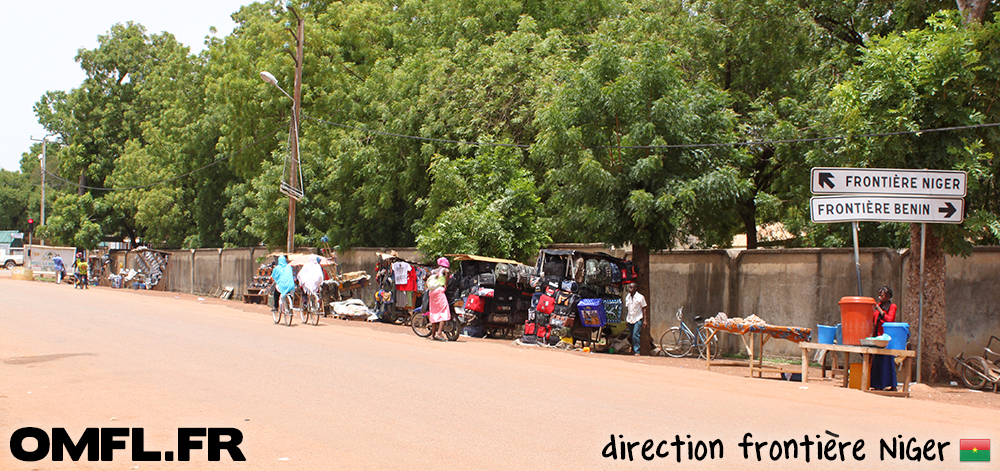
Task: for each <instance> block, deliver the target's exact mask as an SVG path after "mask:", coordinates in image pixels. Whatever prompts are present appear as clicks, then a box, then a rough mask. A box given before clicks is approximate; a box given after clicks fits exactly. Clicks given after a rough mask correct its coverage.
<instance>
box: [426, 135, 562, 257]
mask: <svg viewBox="0 0 1000 471" xmlns="http://www.w3.org/2000/svg"><path fill="white" fill-rule="evenodd" d="M521 159H522V156H521V152H520V150H519V149H516V148H511V147H492V148H480V150H479V151H478V152H477V153H476V156H475V158H471V159H460V160H456V161H453V160H450V159H448V158H445V157H441V156H436V157H435V158H434V160H433V161H432V163H431V168H430V173H431V180H432V189H431V192H430V194H429V195H428V197H427V198H425V199H421V200H419V201H418V202H417V205H418V206H421V207H423V208H425V210H424V217H423V219H422V220H421V221H420V222H418V223H416V224H415V226H416V227H415V228H414V232H415V233H419V234H420V235H419V236H417V248H418V249H420V251H421V253H424V254H426V255H427V256H429V257H430V256H435V255H440V254H448V253H468V254H476V255H484V256H489V257H500V258H514V259H516V260H521V261H528V260H532V259H533V258H534V257H535V256H536V255H537V254H538V249H539V248H541V247H542V246H544V245H545V244H547V243H548V242H549V241H550V240H551V239H550V238H549V236H548V234H547V231H546V227H545V225H544V223H545V221H546V220H547V218H545V217H544V213H543V211H542V209H543V208H542V206H541V203H540V198H539V197H538V194H537V189H536V185H535V179H534V177H533V176H532V175H531V173H530V172H529V171H527V170H526V169H524V168H523V167H522V166H521Z"/></svg>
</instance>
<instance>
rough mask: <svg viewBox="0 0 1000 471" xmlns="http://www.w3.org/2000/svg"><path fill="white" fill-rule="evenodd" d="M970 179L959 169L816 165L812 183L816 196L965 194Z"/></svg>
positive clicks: (811, 178) (810, 181)
mask: <svg viewBox="0 0 1000 471" xmlns="http://www.w3.org/2000/svg"><path fill="white" fill-rule="evenodd" d="M967 179H968V175H967V174H966V173H965V172H960V171H957V170H911V169H891V168H845V167H814V168H813V169H812V176H811V177H810V180H809V183H810V187H811V189H812V192H813V193H814V194H817V195H843V194H866V195H873V194H878V195H902V196H958V197H964V196H965V192H966V190H967V188H966V181H967Z"/></svg>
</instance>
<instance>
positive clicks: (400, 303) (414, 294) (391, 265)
mask: <svg viewBox="0 0 1000 471" xmlns="http://www.w3.org/2000/svg"><path fill="white" fill-rule="evenodd" d="M376 256H377V257H378V259H377V262H376V267H375V283H376V284H377V285H378V287H379V289H378V291H376V292H375V302H374V306H375V311H374V313H375V316H376V317H377V318H378V320H380V321H382V322H387V323H390V324H392V323H395V322H396V321H398V320H402V321H404V322H405V321H406V320H408V319H409V318H410V316H411V315H412V314H413V310H414V309H415V308H416V307H418V306H420V304H421V301H422V299H423V297H424V296H423V294H424V291H426V287H425V286H424V279H425V278H426V277H427V274H428V273H429V272H430V269H431V267H429V266H428V265H423V264H420V263H417V262H413V261H410V260H405V259H403V258H400V257H399V256H397V254H396V252H395V251H393V252H391V253H377V254H376Z"/></svg>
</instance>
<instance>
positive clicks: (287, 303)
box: [271, 292, 292, 326]
mask: <svg viewBox="0 0 1000 471" xmlns="http://www.w3.org/2000/svg"><path fill="white" fill-rule="evenodd" d="M271 317H272V318H273V319H274V323H275V324H280V323H281V319H282V318H284V319H285V325H288V326H290V325H292V293H291V292H289V293H287V294H282V295H281V297H280V298H279V299H278V310H277V311H271Z"/></svg>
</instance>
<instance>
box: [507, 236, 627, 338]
mask: <svg viewBox="0 0 1000 471" xmlns="http://www.w3.org/2000/svg"><path fill="white" fill-rule="evenodd" d="M535 270H536V273H537V276H535V277H533V278H532V279H531V280H530V282H529V283H530V284H531V285H532V286H533V287H534V291H535V293H534V294H533V295H532V297H531V305H530V307H529V310H528V319H527V322H526V323H525V326H524V335H523V336H522V337H521V339H520V343H522V344H546V345H556V344H557V343H559V341H560V340H561V339H563V338H572V339H581V340H584V341H590V340H592V339H593V334H594V333H595V332H597V333H598V335H600V328H601V327H604V325H605V324H607V323H618V322H622V321H623V320H624V315H623V312H622V294H623V292H624V290H623V288H622V286H623V284H625V283H631V282H634V281H635V280H636V279H637V278H638V272H637V271H636V268H635V265H634V264H633V263H632V262H631V261H629V260H623V259H620V258H616V257H613V256H611V255H608V254H604V253H589V252H578V251H575V250H548V249H543V250H541V251H539V253H538V260H537V262H536V266H535Z"/></svg>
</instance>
